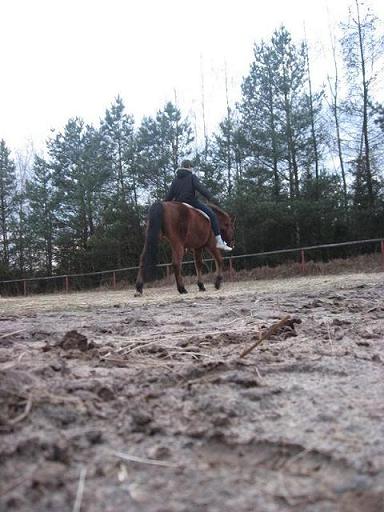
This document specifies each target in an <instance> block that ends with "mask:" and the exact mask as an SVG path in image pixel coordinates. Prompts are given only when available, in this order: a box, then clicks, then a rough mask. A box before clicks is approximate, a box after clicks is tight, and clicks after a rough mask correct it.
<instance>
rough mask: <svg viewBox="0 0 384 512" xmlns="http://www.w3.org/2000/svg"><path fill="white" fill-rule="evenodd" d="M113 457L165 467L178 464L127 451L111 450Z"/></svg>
mask: <svg viewBox="0 0 384 512" xmlns="http://www.w3.org/2000/svg"><path fill="white" fill-rule="evenodd" d="M113 455H114V456H115V457H119V459H123V460H127V461H129V462H139V463H141V464H152V465H154V466H163V467H167V468H178V467H180V466H179V464H174V463H172V462H167V461H165V460H157V459H144V458H142V457H136V456H135V455H129V454H128V453H123V452H113Z"/></svg>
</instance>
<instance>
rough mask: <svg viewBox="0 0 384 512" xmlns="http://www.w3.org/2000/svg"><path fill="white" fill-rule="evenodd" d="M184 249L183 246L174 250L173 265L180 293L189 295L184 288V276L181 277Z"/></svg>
mask: <svg viewBox="0 0 384 512" xmlns="http://www.w3.org/2000/svg"><path fill="white" fill-rule="evenodd" d="M183 256H184V247H183V246H182V245H180V246H177V247H173V248H172V264H173V270H174V272H175V277H176V284H177V289H178V291H179V293H188V292H187V290H186V289H185V286H184V280H183V276H182V275H181V262H182V261H183Z"/></svg>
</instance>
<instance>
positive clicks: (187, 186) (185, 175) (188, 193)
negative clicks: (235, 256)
mask: <svg viewBox="0 0 384 512" xmlns="http://www.w3.org/2000/svg"><path fill="white" fill-rule="evenodd" d="M192 169H193V167H192V163H191V162H190V161H189V160H184V161H183V162H182V163H181V167H179V168H178V169H177V173H176V177H175V179H174V180H173V182H172V184H171V188H170V189H169V192H168V194H167V195H166V197H165V201H172V200H173V201H179V202H180V203H187V204H190V205H191V206H193V207H194V208H197V209H198V210H202V211H203V212H204V213H206V214H207V215H208V217H209V218H210V220H211V226H212V230H213V234H214V235H215V237H216V247H217V248H218V249H222V250H223V251H232V247H229V245H227V244H226V242H225V241H224V240H223V239H222V238H221V234H220V229H219V223H218V221H217V218H216V214H215V212H214V211H213V210H211V208H209V207H208V206H207V205H206V204H204V203H202V202H201V201H199V200H198V199H197V198H196V191H197V192H200V194H201V195H203V196H204V197H205V198H207V199H208V201H212V195H211V194H210V193H209V192H208V190H207V189H206V188H205V187H204V185H202V183H200V181H199V179H198V178H197V176H196V175H195V174H193V172H192Z"/></svg>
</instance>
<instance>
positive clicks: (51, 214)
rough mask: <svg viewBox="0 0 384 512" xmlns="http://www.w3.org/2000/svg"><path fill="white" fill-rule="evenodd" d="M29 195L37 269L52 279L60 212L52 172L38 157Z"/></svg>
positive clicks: (34, 256)
mask: <svg viewBox="0 0 384 512" xmlns="http://www.w3.org/2000/svg"><path fill="white" fill-rule="evenodd" d="M26 192H27V198H28V202H29V210H30V212H29V217H28V225H29V229H30V231H31V234H32V236H31V248H32V252H33V258H34V264H35V270H36V271H38V272H42V273H44V274H47V275H49V276H50V275H52V269H53V258H54V242H55V233H56V229H55V228H56V225H55V211H56V210H58V209H59V205H58V204H57V202H56V199H57V196H56V194H55V191H54V188H53V182H52V169H51V167H50V166H49V164H48V163H47V162H46V161H45V160H44V159H43V158H41V157H39V156H36V157H35V161H34V166H33V175H32V177H31V178H30V179H29V180H28V182H27V186H26Z"/></svg>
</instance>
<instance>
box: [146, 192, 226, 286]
mask: <svg viewBox="0 0 384 512" xmlns="http://www.w3.org/2000/svg"><path fill="white" fill-rule="evenodd" d="M209 207H210V208H212V210H214V212H215V213H216V216H217V219H218V221H219V226H220V232H221V236H222V238H223V240H225V241H226V242H227V244H228V245H230V246H232V245H233V241H234V217H231V216H230V215H229V214H228V213H226V212H224V211H223V210H222V209H221V208H219V207H218V206H216V205H213V204H209ZM160 237H162V238H165V239H167V240H168V242H169V244H170V246H171V249H172V265H173V269H174V273H175V278H176V285H177V290H178V291H179V293H188V292H187V290H186V289H185V286H184V280H183V276H182V274H181V262H182V260H183V256H184V254H185V252H186V250H188V249H191V250H192V251H193V255H194V261H195V268H196V273H197V286H198V287H199V290H200V291H205V286H204V283H203V281H202V268H203V258H202V254H203V249H207V250H208V252H210V254H211V255H212V257H213V259H214V260H215V264H216V277H215V288H216V289H217V290H218V289H219V288H220V286H221V282H222V280H223V257H222V255H221V252H220V249H217V248H216V239H215V236H214V234H213V231H212V228H211V222H210V220H209V219H208V217H207V216H205V215H204V214H203V213H202V212H200V211H199V210H196V209H195V208H192V207H191V206H189V205H187V204H185V203H179V202H176V201H164V202H160V201H158V202H156V203H154V204H153V205H152V206H151V207H150V209H149V214H148V222H147V229H146V234H145V243H144V248H143V251H142V253H141V256H140V264H139V271H138V274H137V279H136V296H139V295H141V294H142V293H143V286H144V282H146V281H153V280H154V279H155V277H156V270H155V269H156V264H157V249H158V242H159V238H160Z"/></svg>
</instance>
